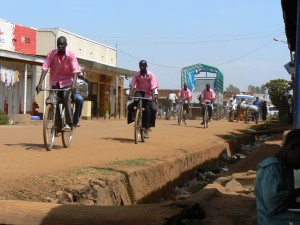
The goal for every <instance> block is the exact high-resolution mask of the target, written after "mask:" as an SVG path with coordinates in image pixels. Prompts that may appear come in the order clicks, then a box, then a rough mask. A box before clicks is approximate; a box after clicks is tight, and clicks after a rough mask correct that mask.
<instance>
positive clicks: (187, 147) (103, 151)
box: [0, 119, 281, 225]
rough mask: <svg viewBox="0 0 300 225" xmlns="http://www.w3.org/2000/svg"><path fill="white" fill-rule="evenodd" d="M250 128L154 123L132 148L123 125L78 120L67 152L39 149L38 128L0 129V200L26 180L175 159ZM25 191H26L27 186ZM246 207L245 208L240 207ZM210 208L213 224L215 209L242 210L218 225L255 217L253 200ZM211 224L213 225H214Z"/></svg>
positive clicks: (260, 155) (247, 166)
mask: <svg viewBox="0 0 300 225" xmlns="http://www.w3.org/2000/svg"><path fill="white" fill-rule="evenodd" d="M253 125H254V123H253V122H252V123H251V122H250V124H244V123H243V122H239V123H236V122H234V123H230V122H228V121H226V120H220V121H213V122H212V123H211V124H210V126H209V128H208V129H204V128H203V126H202V125H200V121H199V120H191V121H189V123H188V125H187V126H185V125H182V126H178V124H177V121H176V120H173V119H171V120H163V119H158V120H157V125H156V127H155V128H153V129H152V132H151V133H150V139H146V142H145V143H138V144H134V141H133V124H129V125H128V124H126V121H125V120H122V119H110V120H103V119H99V120H82V121H81V127H79V128H77V129H76V130H75V131H74V134H73V140H72V143H71V146H70V147H69V148H67V149H66V148H63V146H62V141H61V138H60V137H58V138H56V139H55V146H54V149H53V150H52V151H46V149H45V147H44V144H43V136H42V123H41V122H36V123H33V124H29V125H24V124H23V125H12V126H0V136H1V139H0V171H1V172H0V181H1V182H0V199H4V198H3V197H2V196H7V195H6V192H8V191H11V190H13V189H14V188H16V189H18V188H19V187H20V186H22V182H24V179H27V178H28V179H30V178H31V177H34V176H43V175H58V174H59V176H64V171H67V170H69V169H72V168H82V167H92V166H98V167H99V166H101V167H107V166H108V165H109V164H110V163H112V162H115V161H123V160H130V159H137V158H145V159H147V158H148V159H150V158H151V159H153V158H158V159H167V158H170V157H176V156H177V155H178V156H179V155H181V154H182V153H181V152H180V151H178V150H179V149H181V150H182V149H184V151H187V152H194V151H199V150H201V149H207V148H208V147H209V146H211V145H215V144H216V143H223V142H224V141H226V138H227V137H228V136H230V135H231V134H232V133H235V134H239V133H241V132H243V131H245V130H247V129H249V128H250V127H251V126H253ZM280 142H281V136H280V135H279V136H276V137H275V138H274V140H270V141H269V142H268V144H267V145H264V146H262V147H261V150H260V151H255V152H254V153H253V154H251V155H250V156H249V157H247V158H246V159H243V160H241V161H239V162H238V163H236V164H235V165H232V168H231V172H232V173H233V172H246V171H248V170H255V169H256V165H257V163H258V162H259V161H260V160H262V159H264V158H266V157H267V156H269V155H272V154H274V153H275V152H276V151H277V150H278V146H279V144H280ZM66 176H69V175H68V174H66ZM38 186H39V185H37V187H33V186H32V188H33V190H34V191H38ZM26 188H27V189H30V186H29V187H28V186H27V187H26ZM44 191H45V190H44ZM49 191H50V190H49ZM14 197H15V198H16V196H14ZM20 199H22V198H21V197H20ZM247 202H248V203H249V204H248V205H247V207H245V204H247ZM211 203H212V204H211V206H210V208H209V209H206V210H207V212H208V214H210V216H212V218H216V216H217V215H218V213H220V209H222V211H224V213H225V214H228V215H229V214H230V212H232V211H233V210H235V209H234V208H239V207H244V208H245V210H244V211H245V212H240V213H238V214H237V215H235V218H233V219H232V221H234V223H233V222H230V220H229V222H228V223H225V222H224V220H223V219H224V217H223V216H221V215H220V216H219V218H220V221H219V222H220V223H219V224H228V225H229V224H239V221H240V218H241V219H242V218H243V213H245V214H247V213H248V212H247V211H249V210H250V211H251V213H252V214H251V215H254V214H255V200H254V199H253V198H249V199H248V198H245V197H240V198H239V197H236V196H234V197H232V196H228V195H221V196H218V197H216V198H214V199H213V200H212V201H211ZM235 214H236V213H235ZM222 215H223V214H222ZM251 215H250V217H251ZM229 217H230V216H229ZM248 217H249V215H248ZM222 220H223V221H222ZM221 222H224V223H221ZM211 224H218V220H217V219H214V222H212V223H211Z"/></svg>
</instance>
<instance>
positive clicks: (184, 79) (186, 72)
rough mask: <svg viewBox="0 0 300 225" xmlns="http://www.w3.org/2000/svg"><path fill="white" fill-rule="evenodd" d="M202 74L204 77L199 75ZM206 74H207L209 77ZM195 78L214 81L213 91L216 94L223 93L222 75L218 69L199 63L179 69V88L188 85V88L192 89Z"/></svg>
mask: <svg viewBox="0 0 300 225" xmlns="http://www.w3.org/2000/svg"><path fill="white" fill-rule="evenodd" d="M203 72H204V73H205V76H202V74H201V73H203ZM207 73H209V75H208V74H207ZM195 76H197V77H198V78H199V79H201V78H207V79H214V89H215V91H216V93H223V74H222V72H221V71H220V70H219V69H218V68H216V67H213V66H208V65H205V64H201V63H198V64H195V65H191V66H187V67H184V68H182V69H181V86H183V84H184V83H188V84H189V88H190V89H193V88H194V86H193V85H194V84H195Z"/></svg>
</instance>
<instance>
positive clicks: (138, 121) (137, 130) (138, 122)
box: [134, 109, 144, 144]
mask: <svg viewBox="0 0 300 225" xmlns="http://www.w3.org/2000/svg"><path fill="white" fill-rule="evenodd" d="M141 130H142V113H141V110H139V109H137V110H136V114H135V123H134V143H135V144H137V143H138V142H139V141H140V140H141V138H142V137H141ZM143 139H144V137H143Z"/></svg>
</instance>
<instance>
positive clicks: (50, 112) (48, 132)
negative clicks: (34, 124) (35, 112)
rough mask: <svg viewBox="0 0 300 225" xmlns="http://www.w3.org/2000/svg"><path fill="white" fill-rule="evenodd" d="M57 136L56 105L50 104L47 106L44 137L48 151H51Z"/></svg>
mask: <svg viewBox="0 0 300 225" xmlns="http://www.w3.org/2000/svg"><path fill="white" fill-rule="evenodd" d="M54 136H55V110H54V106H53V105H51V104H49V105H47V106H46V110H45V115H44V120H43V137H44V144H45V147H46V149H47V151H50V150H51V149H52V147H53V144H54Z"/></svg>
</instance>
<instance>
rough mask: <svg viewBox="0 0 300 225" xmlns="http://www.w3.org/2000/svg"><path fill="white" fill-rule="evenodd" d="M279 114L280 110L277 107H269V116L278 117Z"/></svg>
mask: <svg viewBox="0 0 300 225" xmlns="http://www.w3.org/2000/svg"><path fill="white" fill-rule="evenodd" d="M278 114H279V110H278V109H276V107H275V106H273V105H271V106H269V107H268V115H270V116H277V115H278Z"/></svg>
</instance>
